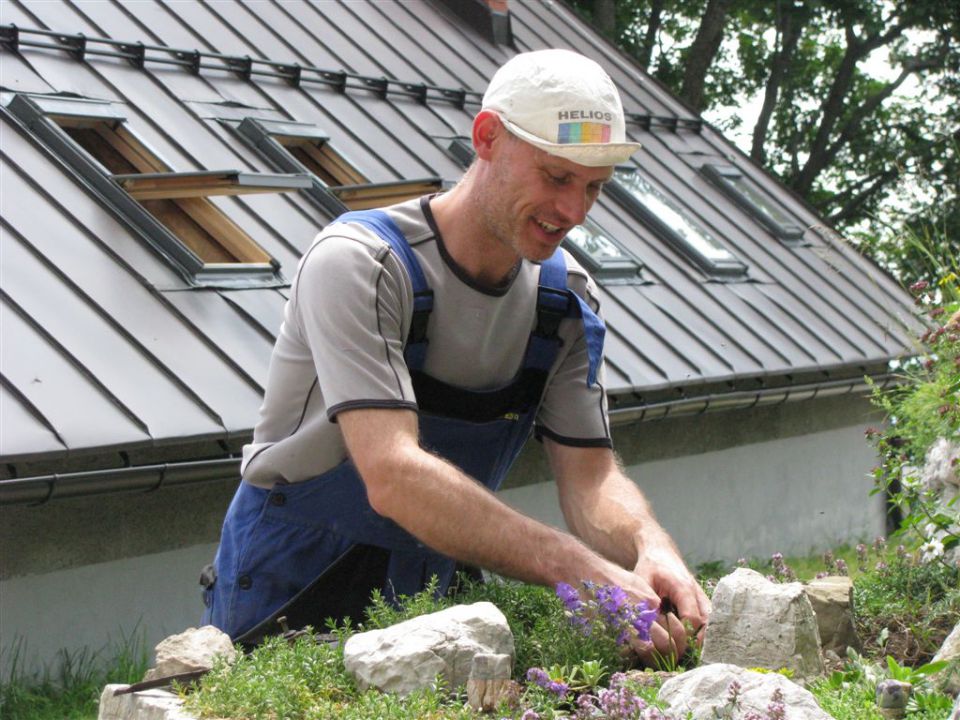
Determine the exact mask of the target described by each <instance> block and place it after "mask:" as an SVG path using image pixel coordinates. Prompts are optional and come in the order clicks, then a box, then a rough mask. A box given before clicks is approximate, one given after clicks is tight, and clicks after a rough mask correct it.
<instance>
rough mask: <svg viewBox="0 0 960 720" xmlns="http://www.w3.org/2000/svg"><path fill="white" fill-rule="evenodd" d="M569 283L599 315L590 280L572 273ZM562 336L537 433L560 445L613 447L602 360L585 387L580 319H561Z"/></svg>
mask: <svg viewBox="0 0 960 720" xmlns="http://www.w3.org/2000/svg"><path fill="white" fill-rule="evenodd" d="M570 283H571V287H572V289H573V290H574V291H576V292H579V293H580V295H581V297H584V298H586V299H587V301H588V304H589V305H590V306H591V307H592V308H593V310H594V311H595V312H597V314H598V315H599V314H600V312H599V310H600V309H599V301H598V300H597V295H596V288H595V287H594V286H593V283H592V280H591V281H584V279H583V278H582V277H580V276H575V275H574V274H572V273H571V275H570ZM601 318H602V316H601ZM561 336H562V337H563V339H564V347H563V348H562V350H561V352H563V353H564V354H563V355H562V357H561V358H560V361H559V364H558V366H557V368H556V370H555V372H554V373H553V375H552V376H551V378H550V380H549V382H548V384H547V389H546V392H545V393H544V398H543V403H542V404H541V406H540V411H539V413H538V414H537V423H536V434H537V437H544V436H546V437H549V438H550V439H551V440H555V441H556V442H559V443H561V444H563V445H572V446H576V447H612V441H611V439H610V424H609V420H608V418H607V403H606V392H605V389H604V377H605V370H604V366H603V363H602V362H601V364H600V369H599V372H598V373H597V381H596V383H594V384H593V385H591V386H589V387H588V386H587V373H588V372H589V366H590V358H589V354H588V352H587V342H586V338H585V337H584V333H583V323H582V322H581V321H580V320H579V319H569V320H564V322H563V323H562V326H561Z"/></svg>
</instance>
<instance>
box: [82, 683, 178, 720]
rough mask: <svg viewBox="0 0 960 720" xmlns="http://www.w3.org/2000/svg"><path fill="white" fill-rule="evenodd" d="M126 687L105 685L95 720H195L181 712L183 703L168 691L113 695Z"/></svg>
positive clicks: (145, 691)
mask: <svg viewBox="0 0 960 720" xmlns="http://www.w3.org/2000/svg"><path fill="white" fill-rule="evenodd" d="M125 687H127V686H126V685H107V686H106V687H105V688H104V689H103V692H102V693H101V694H100V711H99V714H98V715H97V720H196V718H194V717H193V715H190V714H188V713H187V712H185V711H184V710H183V703H182V701H181V700H180V698H178V697H177V696H176V694H175V693H172V692H170V691H169V690H161V689H154V690H142V691H140V692H138V693H128V694H125V695H114V694H113V693H114V691H115V690H118V689H122V688H125Z"/></svg>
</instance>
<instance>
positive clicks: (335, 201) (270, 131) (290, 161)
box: [223, 117, 443, 217]
mask: <svg viewBox="0 0 960 720" xmlns="http://www.w3.org/2000/svg"><path fill="white" fill-rule="evenodd" d="M223 122H225V123H226V122H228V121H226V120H224V121H223ZM230 124H231V125H234V126H235V129H236V131H237V132H238V133H239V134H240V135H241V136H242V137H244V138H246V139H247V141H248V142H250V143H251V144H252V145H253V146H254V147H255V148H257V150H259V151H260V152H261V153H263V154H264V155H265V156H266V157H267V159H268V160H270V162H272V163H273V164H274V166H275V167H277V168H278V169H279V170H282V171H284V172H296V173H308V174H309V175H310V176H311V177H312V178H313V181H314V182H313V187H312V188H310V189H308V190H307V191H306V193H307V195H308V196H309V197H311V198H312V199H313V200H314V201H315V202H316V203H317V204H318V205H320V206H321V207H322V208H323V209H324V210H326V211H327V212H329V213H330V214H331V215H332V216H334V217H336V216H337V215H340V214H341V213H344V212H347V211H348V210H365V209H369V208H375V207H382V206H384V205H391V204H394V203H399V202H403V201H404V200H409V199H412V198H415V197H419V196H421V195H425V194H428V193H430V192H437V191H439V190H440V189H441V188H442V187H443V180H442V178H439V177H424V178H415V179H411V180H396V181H393V182H384V183H371V182H369V180H368V179H367V177H366V176H365V175H364V174H363V173H361V172H360V171H359V170H358V169H357V168H356V167H355V166H354V165H353V164H352V163H351V162H350V160H349V159H348V158H347V157H346V156H345V155H343V154H342V153H340V152H339V151H338V150H337V149H336V148H335V147H334V146H333V144H332V143H331V142H330V138H329V137H328V136H327V135H326V134H325V133H324V132H323V131H322V130H321V129H320V128H318V127H317V126H316V125H311V124H308V123H298V122H289V121H277V120H267V119H263V118H255V117H246V118H244V119H243V120H242V121H241V122H240V123H239V124H234V123H230Z"/></svg>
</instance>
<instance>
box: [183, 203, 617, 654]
mask: <svg viewBox="0 0 960 720" xmlns="http://www.w3.org/2000/svg"><path fill="white" fill-rule="evenodd" d="M339 221H340V222H354V223H359V224H362V225H364V226H366V227H368V228H370V229H372V230H373V231H374V232H376V233H377V234H378V235H379V236H380V237H381V238H383V239H384V240H385V241H386V242H388V243H389V244H390V246H391V248H392V250H393V251H394V252H395V253H396V255H397V256H398V257H399V258H400V260H401V261H402V262H403V264H404V266H405V268H406V270H407V273H408V275H409V277H410V280H411V284H412V286H413V294H414V296H413V297H414V302H413V305H414V307H413V318H412V323H411V328H410V332H409V335H408V337H407V342H406V345H405V347H404V358H405V361H406V363H407V367H408V369H409V371H410V374H411V378H412V381H413V386H414V391H415V394H416V398H417V405H418V409H419V430H420V438H421V444H422V445H423V446H424V447H425V448H427V449H429V450H431V451H433V452H435V453H436V454H438V455H440V456H441V457H443V458H445V459H446V460H447V461H449V462H451V463H453V464H454V465H456V466H457V467H459V468H460V469H461V470H463V472H465V473H466V474H467V475H469V476H470V477H472V478H474V479H475V480H477V481H479V482H481V483H482V484H484V485H486V486H487V487H488V488H490V489H491V490H496V489H497V488H498V487H499V486H500V483H501V481H502V480H503V478H504V476H505V475H506V474H507V471H508V470H509V468H510V465H511V464H512V463H513V461H514V459H515V458H516V457H517V455H518V454H519V453H520V450H521V448H522V447H523V445H524V443H525V442H526V440H527V438H528V437H529V435H530V430H531V428H532V425H533V421H534V416H535V414H536V411H537V407H538V405H539V403H540V400H541V397H542V394H543V390H544V387H545V385H546V380H547V376H548V373H549V371H550V368H551V367H552V366H553V363H554V361H555V359H556V357H557V353H558V351H559V348H560V345H561V340H560V338H559V337H558V334H557V330H558V328H559V325H560V321H561V320H562V319H563V318H566V317H579V318H581V319H582V321H583V324H584V330H585V336H586V339H587V346H588V352H589V355H590V368H589V373H588V378H587V382H588V384H593V383H594V382H595V380H596V372H597V368H598V366H599V363H600V358H601V354H602V348H603V334H604V327H603V323H602V321H601V320H600V319H599V318H598V317H597V316H596V314H594V312H593V311H592V310H591V309H590V308H589V306H587V305H586V303H584V302H583V300H582V299H581V298H580V297H579V296H578V295H577V294H576V293H574V292H572V291H570V290H568V289H567V270H566V263H565V261H564V256H563V253H562V252H561V251H560V250H559V249H558V250H557V251H556V253H554V255H553V256H552V257H551V258H550V259H548V260H546V261H545V262H543V263H542V264H541V267H540V279H539V288H538V292H537V323H536V327H535V328H534V330H533V332H532V333H531V335H530V340H529V342H528V345H527V348H526V351H525V356H524V360H523V364H522V367H521V370H520V371H519V372H518V374H517V376H516V377H515V378H514V379H513V380H512V381H511V382H510V383H508V384H507V385H505V386H504V387H502V388H498V389H495V390H490V391H473V390H465V389H463V388H459V387H455V386H452V385H448V384H446V383H443V382H441V381H439V380H437V379H435V378H432V377H430V376H428V375H426V374H425V373H424V372H423V366H424V362H425V359H426V355H427V350H428V340H427V335H426V329H427V320H428V318H429V315H430V311H431V309H432V307H433V292H432V291H431V290H430V288H429V287H427V283H426V280H425V278H424V275H423V271H422V269H421V268H420V264H419V262H418V261H417V259H416V257H415V255H414V253H413V251H412V249H411V248H410V246H409V245H408V243H407V241H406V238H405V237H404V236H403V234H402V233H401V232H400V230H399V228H397V226H396V225H395V223H394V222H393V221H392V220H391V219H390V218H389V216H388V215H386V213H384V212H382V211H378V210H371V211H361V212H350V213H346V214H345V215H343V216H341V217H340V218H339ZM214 568H215V574H213V575H209V573H208V571H207V573H208V577H207V578H206V581H204V580H201V582H202V583H203V584H204V586H205V592H204V602H205V604H206V605H207V610H206V612H205V613H204V620H203V621H204V623H205V624H213V625H216V626H217V627H220V628H221V629H222V630H224V631H225V632H227V633H228V634H229V635H230V636H231V637H232V638H234V639H238V638H239V639H241V641H245V642H248V643H249V644H253V643H254V642H256V641H258V640H259V639H260V637H262V635H264V634H271V633H273V632H277V631H279V628H278V627H275V625H276V623H275V619H276V618H277V617H279V616H281V615H286V616H287V617H288V621H289V624H290V626H291V627H300V626H302V625H305V624H311V625H313V626H314V627H322V626H323V621H324V620H325V619H326V618H327V617H336V618H342V617H347V616H349V617H352V618H353V619H354V620H360V619H362V615H361V613H362V610H363V609H364V608H365V607H366V605H367V604H369V599H370V592H371V591H372V590H373V589H375V588H379V589H380V590H381V591H382V592H383V593H384V596H385V597H386V598H388V599H390V600H395V599H396V597H397V596H399V595H412V594H414V593H416V592H419V591H420V590H422V589H423V588H424V586H425V585H426V584H427V583H428V581H429V580H430V578H431V576H433V575H436V576H437V579H438V590H439V591H440V592H445V591H446V589H447V587H448V585H449V584H450V581H451V580H452V579H453V574H454V570H455V562H454V560H452V559H451V558H448V557H445V556H443V555H440V554H439V553H436V552H434V551H433V550H431V549H430V548H428V547H426V546H425V545H423V544H422V543H420V542H419V541H418V540H417V539H416V538H415V537H413V536H412V535H411V534H410V533H408V532H407V531H406V530H404V529H402V528H401V527H400V526H399V525H397V524H396V523H394V522H393V521H392V520H389V519H387V518H384V517H383V516H381V515H378V514H377V513H376V512H374V511H373V509H372V508H371V507H370V503H369V502H368V500H367V494H366V490H365V488H364V484H363V481H362V480H361V479H360V476H359V474H358V473H357V471H356V468H355V467H354V465H353V463H352V462H351V461H350V460H349V459H346V460H344V461H343V462H341V463H340V464H339V465H338V466H336V467H335V468H333V469H331V470H329V471H327V472H325V473H324V474H322V475H320V476H318V477H315V478H312V479H310V480H306V481H303V482H297V483H286V484H277V485H275V486H274V487H273V488H271V489H270V490H265V489H263V488H258V487H255V486H253V485H250V484H249V483H245V482H242V483H241V484H240V487H239V489H238V490H237V493H236V495H235V496H234V498H233V501H232V503H231V505H230V508H229V510H228V511H227V516H226V519H225V520H224V525H223V533H222V535H221V539H220V547H219V549H218V551H217V557H216V559H215V561H214Z"/></svg>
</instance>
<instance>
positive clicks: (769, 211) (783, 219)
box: [726, 175, 792, 225]
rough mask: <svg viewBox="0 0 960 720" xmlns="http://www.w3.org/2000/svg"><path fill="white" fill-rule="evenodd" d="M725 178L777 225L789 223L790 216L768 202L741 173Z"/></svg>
mask: <svg viewBox="0 0 960 720" xmlns="http://www.w3.org/2000/svg"><path fill="white" fill-rule="evenodd" d="M726 180H727V182H729V183H730V184H731V185H733V186H734V187H735V188H736V189H737V191H738V192H740V193H741V194H742V195H743V196H744V197H745V198H747V199H748V200H749V201H750V202H752V203H753V204H754V205H756V206H757V209H758V210H760V211H761V212H762V213H763V214H764V215H766V216H767V217H768V218H770V219H771V220H773V221H774V222H775V223H777V224H779V225H789V224H791V222H792V221H791V220H790V218H788V217H787V216H786V214H785V213H784V212H783V211H782V210H780V208H778V207H777V206H776V205H774V204H773V203H772V202H770V201H769V200H768V199H767V197H766V196H765V195H763V194H762V193H760V192H758V191H757V190H756V189H755V188H754V187H753V186H752V185H750V184H749V183H748V182H747V181H746V179H745V178H744V177H743V175H740V176H738V177H727V178H726Z"/></svg>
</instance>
